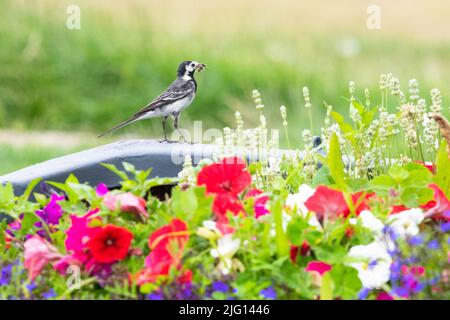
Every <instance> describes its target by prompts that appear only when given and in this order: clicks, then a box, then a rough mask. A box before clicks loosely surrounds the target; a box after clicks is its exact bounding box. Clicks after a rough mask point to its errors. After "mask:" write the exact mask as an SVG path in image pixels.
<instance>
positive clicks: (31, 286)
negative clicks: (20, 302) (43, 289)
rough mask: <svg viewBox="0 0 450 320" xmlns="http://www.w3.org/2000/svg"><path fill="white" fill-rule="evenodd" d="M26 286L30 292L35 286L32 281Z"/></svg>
mask: <svg viewBox="0 0 450 320" xmlns="http://www.w3.org/2000/svg"><path fill="white" fill-rule="evenodd" d="M26 287H27V290H28V291H30V292H31V291H33V290H34V289H36V287H37V286H36V283H34V282H32V283H30V284H27V286H26Z"/></svg>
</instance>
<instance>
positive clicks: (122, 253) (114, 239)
mask: <svg viewBox="0 0 450 320" xmlns="http://www.w3.org/2000/svg"><path fill="white" fill-rule="evenodd" d="M132 239H133V234H132V233H131V232H130V231H128V229H126V228H122V227H117V226H114V225H106V226H104V227H102V228H101V229H99V230H98V231H97V232H95V234H94V235H93V236H92V237H91V238H90V240H89V242H88V243H87V246H88V248H89V249H90V251H91V253H92V257H93V259H94V261H95V262H98V263H112V262H116V261H120V260H123V259H125V257H126V256H127V254H128V249H129V248H130V244H131V240H132Z"/></svg>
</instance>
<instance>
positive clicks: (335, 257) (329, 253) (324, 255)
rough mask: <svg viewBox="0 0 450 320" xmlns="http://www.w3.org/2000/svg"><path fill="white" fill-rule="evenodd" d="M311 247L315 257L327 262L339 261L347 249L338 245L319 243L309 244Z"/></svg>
mask: <svg viewBox="0 0 450 320" xmlns="http://www.w3.org/2000/svg"><path fill="white" fill-rule="evenodd" d="M311 247H312V249H313V252H314V253H315V254H316V257H317V259H318V260H320V261H323V262H326V263H328V264H335V263H340V262H341V261H343V259H344V257H345V256H346V255H347V250H346V249H345V248H344V247H340V246H326V245H324V244H321V245H318V246H313V245H311Z"/></svg>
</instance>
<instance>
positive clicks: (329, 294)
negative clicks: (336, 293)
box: [320, 272, 334, 300]
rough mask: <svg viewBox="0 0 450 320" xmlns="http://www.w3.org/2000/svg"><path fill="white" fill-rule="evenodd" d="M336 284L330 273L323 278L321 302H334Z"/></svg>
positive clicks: (326, 273)
mask: <svg viewBox="0 0 450 320" xmlns="http://www.w3.org/2000/svg"><path fill="white" fill-rule="evenodd" d="M333 290H334V283H333V278H331V276H330V274H329V272H325V273H324V274H323V276H322V281H321V286H320V300H332V299H333Z"/></svg>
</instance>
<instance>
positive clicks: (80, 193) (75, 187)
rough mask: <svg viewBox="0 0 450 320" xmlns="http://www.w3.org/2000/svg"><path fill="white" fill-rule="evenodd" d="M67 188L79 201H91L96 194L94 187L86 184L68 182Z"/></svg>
mask: <svg viewBox="0 0 450 320" xmlns="http://www.w3.org/2000/svg"><path fill="white" fill-rule="evenodd" d="M67 186H68V187H69V188H70V189H71V191H72V192H73V193H74V194H75V195H76V196H77V198H78V199H84V200H90V199H92V198H93V196H94V193H95V191H94V189H92V187H90V186H88V185H85V184H81V183H72V182H68V183H67Z"/></svg>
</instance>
